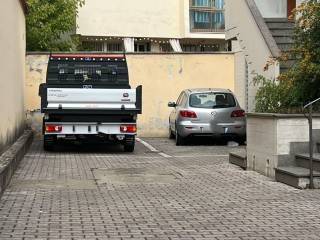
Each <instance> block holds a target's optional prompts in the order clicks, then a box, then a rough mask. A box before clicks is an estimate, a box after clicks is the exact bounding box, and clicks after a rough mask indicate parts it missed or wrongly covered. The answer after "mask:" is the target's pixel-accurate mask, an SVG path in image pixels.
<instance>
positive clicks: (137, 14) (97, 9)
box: [77, 0, 226, 52]
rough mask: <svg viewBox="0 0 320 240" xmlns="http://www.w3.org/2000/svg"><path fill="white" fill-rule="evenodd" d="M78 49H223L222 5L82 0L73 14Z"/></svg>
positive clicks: (212, 0)
mask: <svg viewBox="0 0 320 240" xmlns="http://www.w3.org/2000/svg"><path fill="white" fill-rule="evenodd" d="M77 26H78V28H77V34H78V35H79V36H80V39H81V42H82V48H83V50H94V51H105V52H106V51H108V52H113V51H126V52H208V51H221V50H225V46H226V45H225V34H224V31H225V19H224V0H161V1H159V0H134V1H133V0H122V1H114V0H88V1H86V3H85V5H84V6H83V7H82V8H81V9H80V10H79V14H78V18H77Z"/></svg>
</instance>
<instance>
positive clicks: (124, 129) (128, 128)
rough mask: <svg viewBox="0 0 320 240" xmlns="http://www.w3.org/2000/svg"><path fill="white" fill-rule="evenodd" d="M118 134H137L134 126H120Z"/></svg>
mask: <svg viewBox="0 0 320 240" xmlns="http://www.w3.org/2000/svg"><path fill="white" fill-rule="evenodd" d="M120 132H122V133H135V132H137V127H136V125H121V126H120Z"/></svg>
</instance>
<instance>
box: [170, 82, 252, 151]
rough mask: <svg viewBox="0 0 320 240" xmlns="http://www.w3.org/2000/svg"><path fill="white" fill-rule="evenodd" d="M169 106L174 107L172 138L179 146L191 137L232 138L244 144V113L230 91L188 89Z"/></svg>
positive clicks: (171, 128) (171, 122)
mask: <svg viewBox="0 0 320 240" xmlns="http://www.w3.org/2000/svg"><path fill="white" fill-rule="evenodd" d="M168 106H169V107H172V108H174V109H173V110H172V112H171V114H170V117H169V135H170V138H175V140H176V145H177V146H178V145H183V144H184V143H185V139H186V138H187V137H190V136H191V137H192V136H212V137H231V136H232V137H236V138H238V140H239V141H240V142H244V141H245V137H246V120H245V111H244V110H243V109H241V107H240V106H239V103H238V101H237V99H236V97H235V96H234V94H233V93H232V92H231V91H230V90H227V89H209V88H207V89H187V90H184V91H182V93H181V94H180V96H179V98H178V100H177V102H176V103H175V102H169V104H168Z"/></svg>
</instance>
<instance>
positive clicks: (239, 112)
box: [231, 110, 246, 118]
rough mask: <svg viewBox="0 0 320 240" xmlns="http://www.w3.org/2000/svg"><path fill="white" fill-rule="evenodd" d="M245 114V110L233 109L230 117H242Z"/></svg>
mask: <svg viewBox="0 0 320 240" xmlns="http://www.w3.org/2000/svg"><path fill="white" fill-rule="evenodd" d="M245 115H246V114H245V111H244V110H235V111H233V112H232V113H231V117H232V118H239V117H244V116H245Z"/></svg>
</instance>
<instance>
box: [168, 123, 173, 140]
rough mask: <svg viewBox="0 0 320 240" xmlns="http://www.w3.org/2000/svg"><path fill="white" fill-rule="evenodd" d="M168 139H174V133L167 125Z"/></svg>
mask: <svg viewBox="0 0 320 240" xmlns="http://www.w3.org/2000/svg"><path fill="white" fill-rule="evenodd" d="M169 139H174V134H173V132H172V130H171V127H170V126H169Z"/></svg>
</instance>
